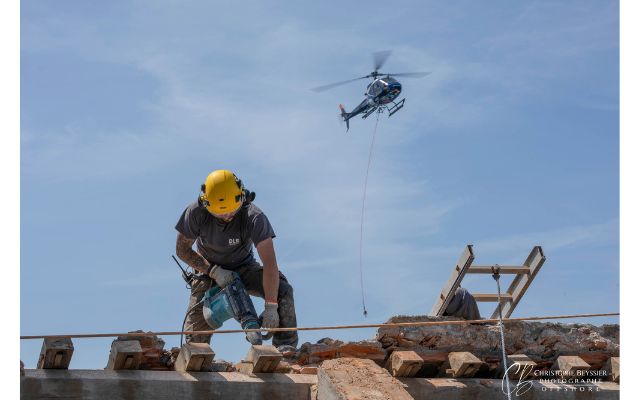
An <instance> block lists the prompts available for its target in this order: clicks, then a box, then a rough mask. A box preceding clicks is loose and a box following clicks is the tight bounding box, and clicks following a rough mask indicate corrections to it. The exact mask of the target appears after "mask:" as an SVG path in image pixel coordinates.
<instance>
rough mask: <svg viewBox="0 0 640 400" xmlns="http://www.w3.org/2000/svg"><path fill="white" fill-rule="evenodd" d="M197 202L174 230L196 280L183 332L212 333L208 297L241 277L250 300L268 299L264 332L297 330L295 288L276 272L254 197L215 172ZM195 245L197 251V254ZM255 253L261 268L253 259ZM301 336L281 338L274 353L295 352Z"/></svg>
mask: <svg viewBox="0 0 640 400" xmlns="http://www.w3.org/2000/svg"><path fill="white" fill-rule="evenodd" d="M201 189H202V193H201V195H200V198H199V199H198V201H197V202H193V203H191V204H189V205H188V206H187V208H186V209H185V210H184V212H183V213H182V215H181V216H180V219H179V220H178V223H177V224H176V226H175V228H176V230H177V231H178V237H177V240H176V254H177V255H178V257H180V258H181V259H182V260H184V262H186V263H187V264H188V265H189V266H191V267H192V268H193V269H194V270H195V271H196V272H197V273H198V274H197V276H196V278H197V279H193V280H192V281H191V287H192V288H191V297H190V299H189V308H188V309H187V315H186V323H185V330H187V331H198V330H209V329H210V328H209V326H208V325H207V323H206V321H205V320H204V316H203V314H202V305H201V304H200V305H198V306H196V304H198V303H199V302H200V300H202V297H203V296H204V293H205V292H206V291H207V290H208V289H209V288H210V287H211V286H212V285H213V284H217V285H218V286H221V287H224V286H226V285H227V284H229V283H230V282H231V281H232V279H233V276H234V275H233V272H235V273H237V274H238V275H239V276H240V279H241V280H242V283H243V284H244V285H245V287H246V289H247V292H248V293H249V294H250V295H253V296H258V297H261V298H263V299H265V311H264V312H263V314H262V317H263V323H262V326H263V327H266V328H278V327H282V328H290V327H296V326H297V324H296V313H295V306H294V301H293V288H292V287H291V285H290V284H289V283H288V282H287V279H286V277H285V276H284V275H283V274H282V273H281V272H280V271H279V270H278V264H277V262H276V256H275V250H274V247H273V238H274V237H275V236H276V235H275V233H274V231H273V228H272V227H271V223H270V222H269V219H268V218H267V216H266V215H265V214H264V213H263V212H262V210H260V209H259V208H258V207H257V206H256V205H254V204H253V203H252V202H251V201H252V200H253V198H254V197H255V194H254V193H251V192H249V191H248V190H246V189H245V188H244V186H243V185H242V182H241V181H240V180H239V179H238V178H237V177H236V176H235V175H234V174H233V173H232V172H231V171H227V170H217V171H213V172H212V173H211V174H209V176H208V177H207V179H206V180H205V183H204V184H203V185H202V188H201ZM194 243H195V244H196V249H197V251H194V250H193V244H194ZM253 246H255V247H256V250H257V252H258V255H259V257H260V260H261V261H262V263H263V265H260V263H258V262H257V261H256V259H255V257H254V256H253ZM210 340H211V335H195V336H192V335H187V342H193V343H205V342H206V343H209V342H210ZM297 344H298V334H297V332H295V331H292V332H277V333H276V334H275V335H274V337H273V345H274V346H276V347H280V346H284V345H290V346H293V347H296V346H297Z"/></svg>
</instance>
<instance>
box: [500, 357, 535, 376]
mask: <svg viewBox="0 0 640 400" xmlns="http://www.w3.org/2000/svg"><path fill="white" fill-rule="evenodd" d="M537 366H538V364H537V363H536V362H535V361H533V360H532V359H530V358H529V357H527V356H526V355H525V354H512V355H509V356H507V371H508V373H509V378H510V379H516V380H518V379H520V380H524V379H526V378H528V377H529V376H531V375H532V374H533V371H534V369H535V368H536V367H537Z"/></svg>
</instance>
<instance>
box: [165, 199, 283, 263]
mask: <svg viewBox="0 0 640 400" xmlns="http://www.w3.org/2000/svg"><path fill="white" fill-rule="evenodd" d="M176 230H177V231H178V232H180V233H182V234H183V235H184V236H186V237H188V238H189V239H195V241H196V245H197V248H198V253H200V255H202V256H203V257H204V258H206V259H207V261H209V263H211V264H217V265H220V266H221V267H224V268H227V269H236V268H238V267H240V266H241V265H246V264H249V263H253V262H255V261H256V260H255V258H254V257H253V248H252V245H253V244H254V243H256V244H257V243H260V242H262V241H263V240H265V239H268V238H274V237H276V234H275V233H274V232H273V228H272V227H271V223H269V219H267V216H266V215H264V213H263V212H262V210H260V209H259V208H258V207H256V206H255V205H254V204H253V203H249V204H245V205H243V206H242V208H240V211H238V213H237V214H236V215H235V217H234V218H233V219H232V220H231V222H229V223H226V224H225V223H223V222H221V221H220V220H218V219H217V218H215V217H214V216H213V215H211V214H210V213H209V211H207V209H206V208H205V207H201V206H200V205H198V202H193V203H191V204H189V206H188V207H187V208H186V209H185V210H184V212H183V213H182V215H181V216H180V219H179V220H178V223H177V224H176Z"/></svg>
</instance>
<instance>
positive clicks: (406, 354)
mask: <svg viewBox="0 0 640 400" xmlns="http://www.w3.org/2000/svg"><path fill="white" fill-rule="evenodd" d="M422 363H423V361H422V357H420V356H419V355H418V354H417V353H416V352H415V351H410V350H409V351H399V350H396V351H394V352H393V353H391V357H389V359H388V360H387V363H386V365H385V368H386V369H387V371H389V372H390V373H391V375H392V376H394V377H396V378H400V377H404V378H411V377H413V376H415V374H417V373H418V371H420V368H422Z"/></svg>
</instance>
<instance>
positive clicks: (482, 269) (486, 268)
mask: <svg viewBox="0 0 640 400" xmlns="http://www.w3.org/2000/svg"><path fill="white" fill-rule="evenodd" d="M493 267H495V265H472V266H471V267H469V269H468V270H467V274H493V270H492V268H493ZM498 267H500V273H501V274H524V275H526V274H529V273H530V272H531V270H530V269H529V267H524V266H517V267H512V266H505V267H503V266H502V265H499V266H498Z"/></svg>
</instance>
